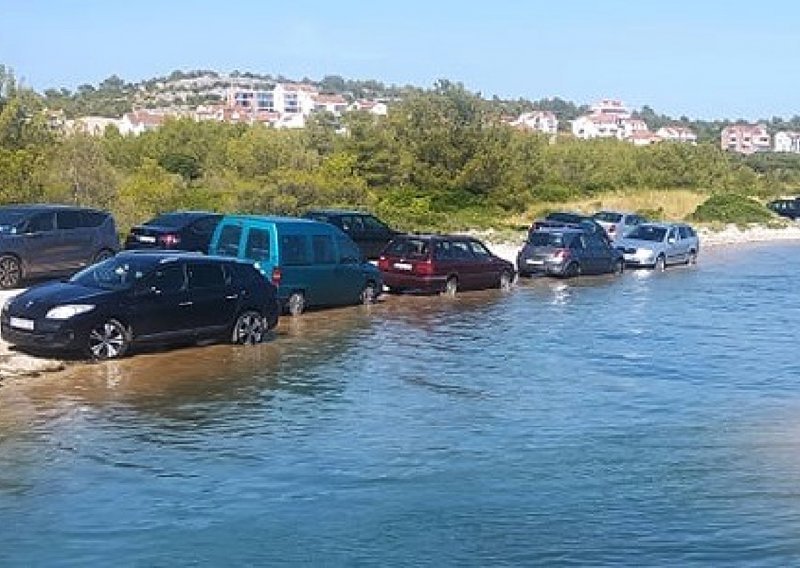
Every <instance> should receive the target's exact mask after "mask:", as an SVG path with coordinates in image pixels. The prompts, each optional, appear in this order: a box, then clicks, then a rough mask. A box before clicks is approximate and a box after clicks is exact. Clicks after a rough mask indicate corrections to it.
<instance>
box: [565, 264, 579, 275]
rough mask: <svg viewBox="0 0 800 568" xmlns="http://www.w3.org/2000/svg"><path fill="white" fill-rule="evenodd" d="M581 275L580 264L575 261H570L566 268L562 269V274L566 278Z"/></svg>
mask: <svg viewBox="0 0 800 568" xmlns="http://www.w3.org/2000/svg"><path fill="white" fill-rule="evenodd" d="M580 275H581V265H580V264H578V263H577V262H570V263H569V265H568V266H567V268H565V269H564V276H566V277H567V278H574V277H576V276H580Z"/></svg>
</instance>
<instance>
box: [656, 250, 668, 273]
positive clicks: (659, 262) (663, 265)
mask: <svg viewBox="0 0 800 568" xmlns="http://www.w3.org/2000/svg"><path fill="white" fill-rule="evenodd" d="M666 269H667V261H666V259H665V258H664V255H661V254H660V255H658V258H657V259H656V263H655V264H654V265H653V270H655V271H656V272H664V271H665V270H666Z"/></svg>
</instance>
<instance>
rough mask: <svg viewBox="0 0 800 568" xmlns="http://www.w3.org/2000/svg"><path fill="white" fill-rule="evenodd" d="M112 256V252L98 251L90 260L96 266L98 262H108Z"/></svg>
mask: <svg viewBox="0 0 800 568" xmlns="http://www.w3.org/2000/svg"><path fill="white" fill-rule="evenodd" d="M112 256H114V251H113V250H110V249H100V250H99V251H97V254H95V255H94V258H93V259H92V264H97V263H98V262H103V261H104V260H108V259H109V258H111V257H112Z"/></svg>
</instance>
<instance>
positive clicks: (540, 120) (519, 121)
mask: <svg viewBox="0 0 800 568" xmlns="http://www.w3.org/2000/svg"><path fill="white" fill-rule="evenodd" d="M508 124H509V125H511V126H513V127H514V128H519V129H521V130H532V131H534V132H541V133H543V134H550V135H553V134H556V133H557V132H558V119H557V118H556V115H555V114H553V113H552V112H550V111H544V110H536V111H533V112H525V113H522V114H521V115H519V116H518V117H517V118H515V119H513V120H511V121H510V122H509V123H508Z"/></svg>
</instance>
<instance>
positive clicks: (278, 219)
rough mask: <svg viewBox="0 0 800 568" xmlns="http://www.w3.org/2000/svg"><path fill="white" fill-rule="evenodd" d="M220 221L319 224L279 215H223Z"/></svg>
mask: <svg viewBox="0 0 800 568" xmlns="http://www.w3.org/2000/svg"><path fill="white" fill-rule="evenodd" d="M222 221H223V222H224V221H260V222H266V223H307V224H314V223H319V221H317V220H315V219H303V218H302V217H288V216H281V215H225V216H224V217H223V218H222Z"/></svg>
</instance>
